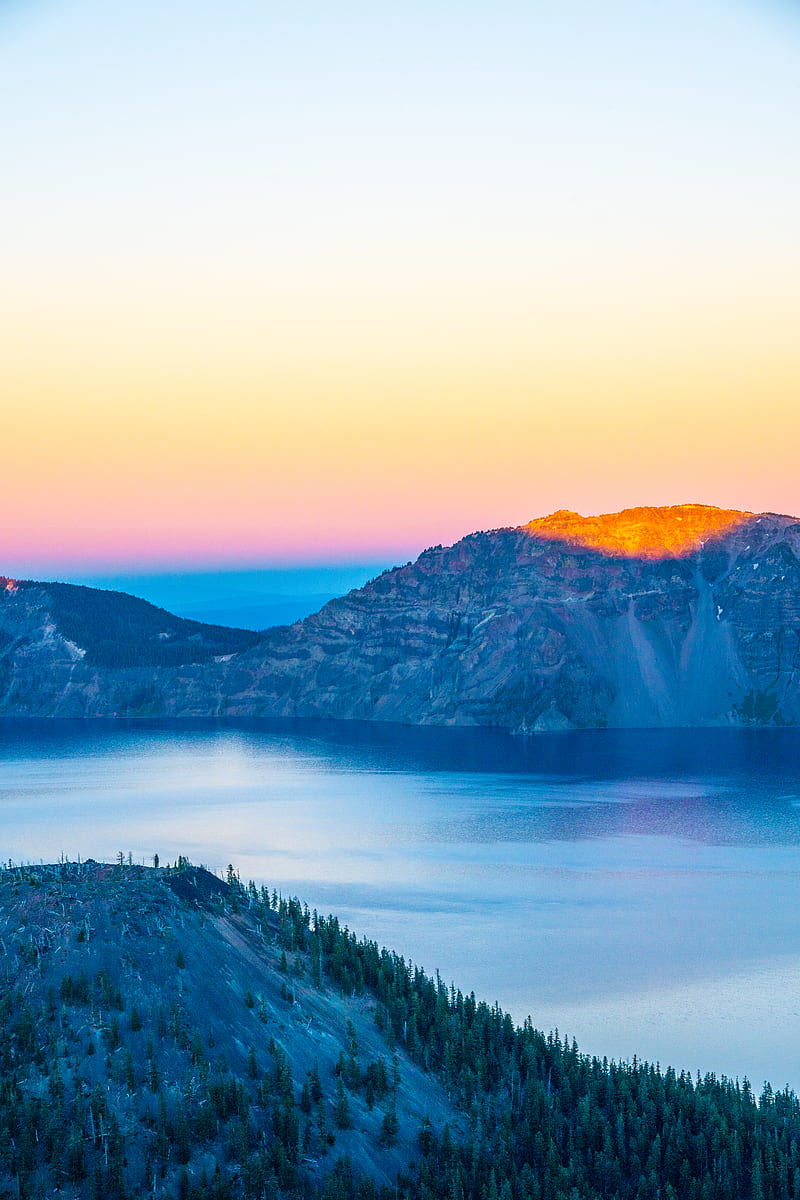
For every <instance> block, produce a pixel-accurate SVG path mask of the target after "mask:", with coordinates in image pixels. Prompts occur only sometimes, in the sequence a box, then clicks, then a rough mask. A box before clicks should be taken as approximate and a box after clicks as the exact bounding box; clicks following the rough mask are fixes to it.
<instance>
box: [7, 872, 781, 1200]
mask: <svg viewBox="0 0 800 1200" xmlns="http://www.w3.org/2000/svg"><path fill="white" fill-rule="evenodd" d="M544 966H545V967H546V964H544ZM753 1035H754V1037H757V1036H758V1030H757V1029H754V1030H753ZM799 1145H800V1101H798V1099H797V1097H796V1096H795V1095H794V1094H793V1093H791V1092H788V1091H785V1092H779V1093H775V1092H773V1090H772V1089H771V1087H770V1086H769V1084H765V1085H764V1089H763V1091H762V1093H761V1095H760V1097H758V1098H757V1097H756V1096H755V1095H754V1094H753V1091H752V1089H751V1087H750V1085H749V1083H747V1081H744V1082H743V1083H742V1084H739V1083H738V1082H735V1083H734V1082H732V1081H730V1080H727V1079H725V1078H722V1079H717V1078H716V1077H715V1076H713V1075H706V1076H705V1077H701V1076H700V1075H699V1074H698V1075H697V1078H696V1079H693V1078H692V1076H691V1075H690V1074H688V1073H686V1072H683V1071H682V1072H681V1073H680V1074H678V1073H677V1072H676V1071H674V1070H672V1069H671V1068H667V1069H666V1070H664V1071H662V1070H661V1069H660V1068H659V1067H658V1066H652V1065H650V1064H647V1063H642V1062H639V1061H637V1060H634V1061H633V1062H632V1063H613V1062H612V1063H609V1062H608V1061H607V1059H599V1058H597V1057H590V1056H589V1055H586V1054H582V1053H581V1052H579V1050H578V1048H577V1046H576V1045H575V1043H574V1041H573V1042H572V1043H569V1042H568V1041H567V1040H566V1039H565V1040H563V1041H562V1040H561V1038H560V1037H559V1036H558V1034H557V1033H551V1034H548V1035H545V1034H543V1033H541V1032H539V1031H537V1030H536V1029H535V1028H534V1027H533V1026H532V1024H531V1022H530V1020H528V1021H526V1022H525V1024H524V1025H523V1026H522V1027H517V1028H515V1026H514V1024H513V1022H512V1021H511V1019H510V1017H508V1016H507V1015H505V1014H504V1013H503V1012H502V1011H501V1010H500V1009H499V1008H498V1007H497V1006H496V1005H495V1006H489V1005H488V1004H486V1003H484V1002H483V1001H480V1000H477V999H476V997H475V996H474V995H469V996H465V995H463V994H462V993H461V992H460V991H458V990H457V989H456V988H455V987H453V986H451V987H448V986H447V985H446V984H445V983H444V982H443V981H442V980H441V979H439V978H438V977H436V978H435V979H431V978H429V977H428V976H427V975H426V974H425V973H424V972H423V971H422V970H420V968H418V967H414V966H412V964H410V963H408V962H405V961H404V960H403V959H402V958H399V957H398V956H397V955H395V954H392V953H390V952H389V951H387V950H385V949H382V948H381V947H379V946H378V945H377V944H376V943H374V942H371V941H368V940H363V939H362V940H359V939H357V938H356V937H355V935H353V934H352V933H350V932H349V931H348V930H347V929H344V928H342V927H341V926H340V924H339V922H338V921H337V920H336V918H335V917H324V918H323V917H321V916H319V915H318V914H317V913H313V914H311V913H309V912H308V909H307V908H305V907H304V906H303V905H301V904H300V902H299V901H298V900H294V899H292V900H288V899H285V898H282V897H279V896H278V895H277V894H275V893H274V892H273V893H272V894H270V893H269V891H268V890H267V888H266V887H263V886H262V887H261V888H257V887H256V886H255V885H254V884H249V885H247V886H245V885H244V884H243V883H242V882H241V880H240V879H239V878H238V876H237V875H236V874H235V872H234V871H233V869H232V868H229V870H228V876H227V879H226V880H225V881H224V882H223V881H222V880H220V879H218V878H217V877H216V876H214V875H212V874H210V873H209V872H208V871H205V870H203V869H202V868H200V867H193V866H192V865H191V864H190V863H189V862H188V861H187V860H186V859H184V858H180V859H179V860H178V862H177V863H175V864H172V865H169V866H166V867H161V866H154V867H152V868H145V867H143V866H138V865H134V864H132V863H131V862H130V861H127V862H126V861H125V858H124V855H122V854H120V856H119V861H118V862H117V863H116V864H115V865H109V864H100V863H95V862H91V861H89V862H84V863H67V862H62V863H58V864H53V865H50V866H36V867H32V866H14V865H12V864H7V865H6V866H5V867H4V868H3V869H2V870H0V1195H2V1196H4V1197H9V1198H13V1200H44V1197H47V1196H53V1195H59V1196H62V1197H64V1198H65V1200H95V1198H101V1200H140V1198H141V1200H144V1198H145V1197H148V1196H149V1197H157V1198H170V1200H317V1198H318V1200H452V1198H453V1197H463V1200H597V1198H598V1197H600V1196H602V1197H605V1198H606V1200H658V1198H661V1200H711V1198H712V1197H713V1198H714V1200H765V1198H766V1197H775V1198H776V1200H777V1198H778V1197H786V1198H787V1200H788V1198H795V1200H796V1198H797V1197H798V1196H800V1159H799V1158H798V1146H799Z"/></svg>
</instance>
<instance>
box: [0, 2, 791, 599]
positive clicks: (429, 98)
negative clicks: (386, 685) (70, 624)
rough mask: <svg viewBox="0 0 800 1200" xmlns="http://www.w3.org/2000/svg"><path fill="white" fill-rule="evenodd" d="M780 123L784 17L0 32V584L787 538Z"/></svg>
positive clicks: (132, 14)
mask: <svg viewBox="0 0 800 1200" xmlns="http://www.w3.org/2000/svg"><path fill="white" fill-rule="evenodd" d="M799 123H800V14H799V12H798V8H797V6H796V5H795V4H793V3H788V2H787V3H781V2H780V0H752V2H750V0H670V3H669V4H664V3H662V2H660V0H608V2H607V3H604V4H598V3H597V0H525V2H524V3H521V2H516V0H492V3H488V2H485V3H477V2H473V0H460V2H459V3H457V4H456V3H454V2H453V3H450V2H449V0H425V2H424V3H423V2H421V0H405V2H404V3H403V4H399V3H397V2H392V3H389V2H388V0H369V3H367V2H366V0H364V2H357V0H341V2H340V3H337V4H331V3H330V2H325V3H323V2H319V0H285V2H281V0H270V2H269V3H264V2H263V0H224V2H223V0H204V2H203V3H200V4H198V3H197V0H158V2H157V3H156V2H155V0H136V2H133V0H69V2H67V0H0V183H1V184H2V186H1V187H0V218H1V219H0V437H2V443H1V444H2V448H3V456H2V457H3V484H4V494H5V511H6V519H5V520H4V522H3V528H2V533H1V534H0V573H5V574H8V575H25V574H27V575H36V576H38V577H40V578H41V577H46V576H48V575H49V576H52V575H59V576H60V577H67V576H69V577H71V578H76V577H86V578H90V577H95V576H98V575H101V574H103V573H106V574H109V573H112V572H117V573H119V572H127V573H129V574H135V573H137V572H138V573H147V572H159V571H160V572H175V571H177V572H180V571H187V572H190V571H195V572H198V571H210V570H216V569H218V568H225V569H228V570H233V569H234V568H236V569H238V568H241V569H242V570H245V569H251V568H261V567H264V566H270V565H272V566H276V565H282V566H284V567H287V568H288V567H303V566H307V565H308V564H328V565H335V564H343V563H350V564H352V563H390V562H395V561H405V560H406V559H408V558H411V557H415V556H416V554H418V553H419V552H420V551H421V550H422V549H424V548H425V547H426V546H429V545H435V544H438V543H448V542H452V541H454V540H456V539H457V538H458V537H460V536H462V535H464V534H466V533H468V532H470V531H472V530H475V529H487V528H495V527H498V526H504V525H517V524H522V523H524V522H526V521H528V520H530V519H531V518H533V517H537V516H541V515H543V514H545V513H549V512H551V511H553V510H555V509H561V508H568V509H573V510H576V511H579V512H582V513H587V514H589V513H601V512H609V511H615V510H617V509H620V508H622V507H626V506H632V505H637V504H677V503H683V502H699V503H709V504H718V505H721V506H723V507H731V508H743V509H749V510H758V511H761V510H770V511H780V512H794V513H798V512H800V497H798V494H797V493H798V484H797V478H798V472H797V444H798V435H799V434H800V337H798V336H797V330H798V318H799V317H800V232H799V228H800V227H798V217H797V214H798V212H800V154H798V152H797V149H798V132H799V131H800V130H799ZM312 590H313V588H312ZM317 590H320V591H325V590H326V589H325V588H319V589H317Z"/></svg>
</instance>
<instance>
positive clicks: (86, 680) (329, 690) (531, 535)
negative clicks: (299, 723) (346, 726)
mask: <svg viewBox="0 0 800 1200" xmlns="http://www.w3.org/2000/svg"><path fill="white" fill-rule="evenodd" d="M6 595H7V599H6V601H5V604H4V605H0V631H2V630H3V629H5V630H6V638H7V641H8V640H11V639H12V634H13V632H14V621H15V620H17V619H18V618H17V617H16V616H15V613H16V612H17V609H16V608H15V601H14V596H15V595H16V593H13V592H9V593H6ZM30 620H31V622H32V623H34V624H35V621H36V614H33V615H32V616H31V618H30ZM0 636H2V632H0ZM43 636H44V635H42V634H41V633H40V634H39V643H38V644H39V645H41V643H42V638H43ZM47 636H49V635H47ZM17 646H18V642H13V644H12V645H11V646H7V647H6V648H5V649H4V650H3V651H2V663H3V664H4V665H3V668H2V669H3V670H4V671H5V679H6V684H5V686H2V687H0V711H5V712H9V713H11V712H16V713H33V714H47V713H57V714H63V715H70V714H74V715H118V714H124V715H136V714H140V715H158V714H165V715H181V716H204V715H209V714H226V715H230V716H259V715H270V716H273V715H274V716H281V715H282V716H321V717H337V718H351V719H352V718H356V719H366V720H385V721H402V722H410V723H421V724H460V725H497V726H501V727H506V728H510V729H514V730H520V731H524V730H558V729H567V728H582V727H603V726H680V725H689V726H692V725H721V724H734V725H736V724H798V723H800V672H799V670H798V668H799V666H800V523H798V521H797V520H796V519H795V518H793V517H787V516H779V515H775V514H760V515H759V514H752V513H743V512H735V511H731V510H721V509H715V508H709V507H705V506H701V505H682V506H677V507H674V508H662V509H631V510H627V511H625V512H623V513H617V514H611V515H609V516H605V517H600V518H583V517H580V516H578V515H577V514H575V513H564V512H561V513H556V514H553V516H551V517H548V518H543V519H540V520H536V521H532V522H531V523H530V524H529V525H527V526H522V527H520V528H517V529H500V530H493V531H491V532H488V533H475V534H472V535H470V536H469V537H466V538H464V539H462V540H461V541H460V542H457V543H456V544H455V545H454V546H450V547H441V546H438V547H434V548H432V549H430V550H427V551H425V553H424V554H422V555H420V557H419V558H418V559H417V561H416V562H414V563H409V564H407V565H406V566H404V567H398V568H395V569H394V570H392V571H388V572H386V573H384V574H383V575H381V576H380V577H379V578H377V579H375V580H373V581H372V582H371V583H369V584H367V585H366V586H365V587H363V588H359V589H357V590H355V591H353V592H350V593H349V594H348V595H347V596H345V597H342V598H341V599H338V600H333V601H331V602H330V603H329V604H327V605H325V607H324V608H323V609H322V610H321V611H320V612H319V613H316V614H315V615H314V616H311V617H308V618H307V619H306V620H305V621H301V622H298V623H297V624H295V625H293V626H291V627H281V628H278V629H274V630H269V631H267V633H266V634H265V635H263V636H262V637H261V639H259V640H258V641H256V642H255V643H254V644H253V645H250V646H249V647H247V646H245V647H244V648H236V649H232V650H230V651H229V652H228V653H227V654H219V653H217V654H215V655H211V654H207V655H206V657H205V659H204V661H184V662H182V663H181V664H179V665H159V666H154V667H152V668H151V669H150V670H149V671H148V670H146V669H144V668H142V667H136V668H135V669H134V668H130V669H123V668H120V667H116V666H113V667H108V668H105V669H102V670H101V669H100V668H98V669H96V670H94V671H93V672H92V673H91V674H90V675H87V666H86V664H85V663H83V662H81V663H77V662H75V661H69V655H73V659H74V656H75V654H76V653H77V652H76V651H75V650H74V649H72V650H71V649H70V648H69V647H67V648H66V649H65V650H64V651H63V652H62V656H61V660H60V662H59V667H58V673H56V672H55V671H54V672H52V673H51V674H50V675H48V673H47V672H48V667H47V661H46V656H44V657H43V658H42V659H41V669H39V667H38V666H37V673H36V675H35V678H33V679H31V676H30V673H29V671H28V668H27V665H26V662H25V659H24V653H27V651H25V652H23V651H20V650H19V649H18V648H17ZM217 660H219V661H217ZM9 678H11V679H12V680H13V681H14V683H13V685H12V686H9V685H8V682H7V681H8V679H9Z"/></svg>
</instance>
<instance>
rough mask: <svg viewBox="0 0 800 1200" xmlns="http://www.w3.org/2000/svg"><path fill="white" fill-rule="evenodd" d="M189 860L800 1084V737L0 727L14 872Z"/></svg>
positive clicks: (503, 998)
mask: <svg viewBox="0 0 800 1200" xmlns="http://www.w3.org/2000/svg"><path fill="white" fill-rule="evenodd" d="M119 850H122V851H124V852H125V853H126V854H127V853H128V852H131V853H132V854H133V856H134V859H135V860H137V861H142V860H144V861H148V862H149V861H151V859H152V856H153V854H154V853H158V854H159V855H160V857H161V860H162V862H163V861H166V860H167V859H174V858H175V857H177V855H178V854H186V855H188V856H189V858H191V859H192V860H193V861H195V862H202V863H205V864H206V865H208V866H209V867H211V868H212V869H216V870H224V868H225V867H226V865H227V864H228V863H229V862H231V863H233V864H234V865H235V866H236V867H237V868H238V869H239V871H240V873H241V875H242V877H243V878H254V879H256V880H257V881H258V882H266V883H268V884H269V885H270V886H273V885H274V886H276V887H277V888H278V889H279V890H281V891H283V892H284V893H286V892H289V893H292V894H297V895H299V896H300V897H301V898H302V899H305V900H307V901H308V903H309V904H310V905H311V906H312V907H317V908H319V909H321V910H324V911H326V912H328V911H332V912H336V913H337V914H338V915H339V916H340V917H341V918H343V919H344V921H345V922H347V923H348V924H349V925H350V926H351V928H353V929H355V930H357V931H358V932H359V933H364V934H367V935H368V936H370V937H374V938H377V939H378V940H379V941H381V942H382V943H385V944H386V945H388V946H390V947H392V948H393V949H396V950H398V951H399V952H401V953H403V954H405V955H406V956H408V957H410V958H412V959H413V960H414V961H415V962H418V963H421V964H422V965H423V966H424V967H426V968H427V969H428V970H431V971H433V970H435V969H438V970H439V971H440V972H441V974H442V976H443V977H444V978H445V979H446V980H447V981H448V982H449V981H450V980H454V981H455V982H456V984H457V986H459V987H461V988H462V990H464V991H471V990H474V991H475V993H476V994H477V995H478V996H479V997H481V998H484V999H487V1000H488V1001H490V1002H493V1001H495V1000H496V1001H498V1002H499V1003H500V1004H501V1006H502V1007H503V1008H505V1009H507V1010H509V1011H510V1012H511V1013H512V1014H513V1015H514V1017H515V1018H516V1019H518V1020H520V1021H521V1020H522V1019H524V1018H525V1017H526V1016H527V1015H529V1014H530V1016H531V1018H532V1020H533V1022H534V1024H535V1025H537V1026H539V1027H541V1028H545V1029H550V1028H554V1027H558V1029H559V1030H560V1031H561V1033H568V1034H569V1035H570V1036H575V1037H576V1038H577V1040H578V1044H579V1045H580V1046H581V1048H582V1049H585V1050H587V1051H590V1052H592V1053H597V1054H600V1055H603V1054H607V1055H608V1056H609V1057H623V1058H630V1057H632V1056H633V1055H634V1054H637V1055H639V1057H641V1058H646V1059H650V1060H658V1061H660V1062H661V1063H662V1065H663V1064H667V1063H669V1064H671V1065H674V1066H676V1067H677V1068H679V1069H680V1068H683V1067H686V1068H688V1069H690V1070H692V1071H695V1070H697V1069H699V1070H700V1071H701V1072H705V1071H707V1070H712V1071H715V1072H716V1073H718V1074H727V1075H730V1076H738V1077H740V1078H742V1077H743V1076H745V1075H746V1076H747V1077H748V1078H749V1079H750V1080H751V1081H752V1082H753V1084H754V1085H755V1086H756V1087H760V1085H761V1083H762V1082H763V1081H764V1080H765V1079H769V1080H770V1081H771V1082H772V1084H773V1085H774V1086H776V1087H782V1086H784V1085H785V1084H787V1083H788V1084H790V1085H791V1086H793V1087H795V1088H797V1089H800V730H778V731H771V730H765V731H762V730H752V731H749V730H710V731H644V732H643V731H625V732H614V731H599V732H586V733H575V734H554V735H546V736H540V737H537V738H535V739H525V740H523V739H515V738H512V737H509V736H507V735H505V734H502V733H499V732H492V731H463V730H420V729H406V728H401V727H396V726H381V725H377V726H373V725H358V724H349V723H336V722H294V723H292V722H269V723H267V722H247V723H239V724H231V723H227V724H213V723H205V724H201V723H198V724H197V725H191V726H187V725H186V724H185V723H183V724H179V723H168V722H163V723H157V724H154V723H150V724H147V723H135V722H0V857H2V858H3V859H5V860H7V859H9V858H10V859H12V860H13V861H15V862H19V861H34V862H38V861H40V860H44V861H52V860H54V859H57V858H58V857H60V856H61V855H65V856H67V857H75V856H78V855H80V856H81V857H94V858H97V859H113V858H115V856H116V854H117V852H118V851H119Z"/></svg>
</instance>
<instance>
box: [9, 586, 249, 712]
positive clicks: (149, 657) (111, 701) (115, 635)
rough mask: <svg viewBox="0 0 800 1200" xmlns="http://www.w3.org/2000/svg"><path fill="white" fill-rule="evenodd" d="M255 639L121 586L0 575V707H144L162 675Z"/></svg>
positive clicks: (151, 707)
mask: <svg viewBox="0 0 800 1200" xmlns="http://www.w3.org/2000/svg"><path fill="white" fill-rule="evenodd" d="M258 640H259V635H258V634H256V633H253V632H251V631H250V630H244V629H229V628H227V627H225V626H220V625H205V624H202V623H201V622H199V621H189V620H184V619H183V618H181V617H175V616H173V615H172V614H171V613H168V612H166V611H165V610H164V609H162V608H156V607H155V606H154V605H152V604H148V603H147V601H145V600H137V599H136V598H135V597H134V596H128V595H126V594H125V593H124V592H116V591H104V590H100V589H98V588H88V587H80V586H78V585H76V584H69V583H37V582H35V581H31V580H22V581H20V580H15V579H6V578H3V577H0V712H4V713H6V714H9V715H21V716H53V715H57V716H63V717H82V716H117V715H125V714H130V715H134V714H136V715H149V714H150V713H151V712H154V711H156V712H157V711H160V709H161V707H162V699H161V695H160V691H161V687H162V686H163V684H164V683H165V682H166V681H167V680H170V679H174V678H175V677H176V676H178V677H179V676H180V674H181V672H183V671H187V672H191V671H192V670H193V669H195V670H196V669H198V668H199V667H200V666H201V665H202V664H203V663H209V662H211V663H214V662H219V661H225V660H226V659H230V657H231V656H232V655H235V654H236V653H239V652H241V651H242V650H244V649H246V648H247V647H249V646H252V645H254V644H255V643H256V642H257V641H258Z"/></svg>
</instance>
